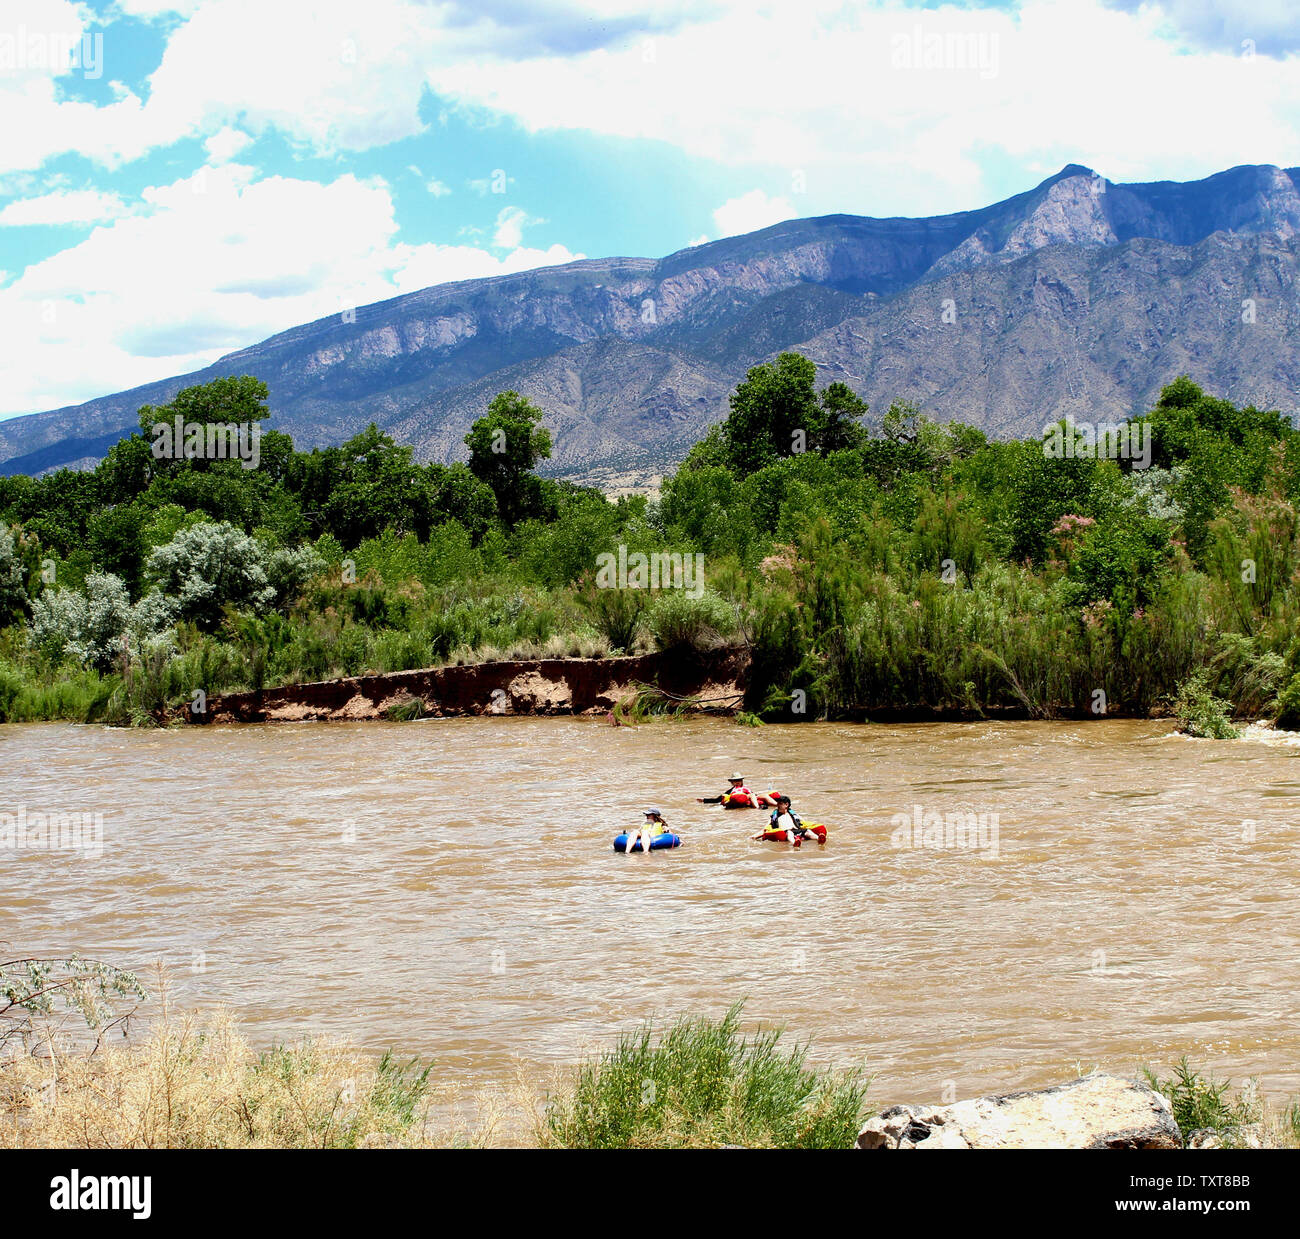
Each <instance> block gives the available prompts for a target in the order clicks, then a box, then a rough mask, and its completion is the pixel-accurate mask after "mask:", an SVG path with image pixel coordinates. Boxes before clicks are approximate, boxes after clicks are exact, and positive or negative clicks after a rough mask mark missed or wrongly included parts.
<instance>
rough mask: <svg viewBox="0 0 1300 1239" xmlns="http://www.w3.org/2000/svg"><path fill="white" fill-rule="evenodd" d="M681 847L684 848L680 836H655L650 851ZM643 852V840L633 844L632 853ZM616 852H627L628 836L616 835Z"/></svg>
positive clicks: (651, 841)
mask: <svg viewBox="0 0 1300 1239" xmlns="http://www.w3.org/2000/svg"><path fill="white" fill-rule="evenodd" d="M681 846H682V839H681V836H680V835H655V837H654V838H653V839H651V840H650V850H651V851H652V852H658V851H661V850H662V849H664V848H679V847H681ZM642 850H643V844H642V842H641V840H640V839H638V840H637V841H636V843H635V844H633V846H632V851H634V852H640V851H642ZM614 851H616V852H626V851H627V835H626V834H621V835H616V836H615V837H614Z"/></svg>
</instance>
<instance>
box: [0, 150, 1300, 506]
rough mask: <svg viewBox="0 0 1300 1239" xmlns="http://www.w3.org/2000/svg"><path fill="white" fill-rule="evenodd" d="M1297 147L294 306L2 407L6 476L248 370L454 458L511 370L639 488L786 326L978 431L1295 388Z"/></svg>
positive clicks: (559, 442) (319, 440)
mask: <svg viewBox="0 0 1300 1239" xmlns="http://www.w3.org/2000/svg"><path fill="white" fill-rule="evenodd" d="M1298 260H1300V168H1291V169H1282V168H1277V167H1272V166H1268V165H1248V166H1242V167H1237V168H1232V169H1230V170H1228V171H1226V172H1220V173H1218V174H1216V175H1214V176H1210V177H1207V178H1205V179H1203V180H1199V181H1188V182H1174V181H1158V182H1150V183H1136V184H1119V183H1115V182H1110V181H1106V180H1104V179H1103V178H1102V177H1100V176H1098V175H1097V174H1095V173H1094V172H1092V171H1091V170H1090V169H1088V168H1085V167H1082V166H1080V165H1077V164H1071V165H1069V166H1067V167H1065V168H1063V169H1062V170H1061V171H1060V172H1058V173H1057V174H1056V175H1055V176H1053V177H1050V178H1049V179H1047V180H1045V181H1044V182H1043V183H1042V184H1040V185H1038V186H1037V187H1036V188H1034V189H1032V190H1029V191H1027V192H1025V193H1022V194H1017V195H1016V196H1015V197H1012V198H1008V199H1006V200H1005V201H1003V202H998V203H995V204H994V205H992V206H988V207H984V208H982V209H980V210H975V211H964V212H959V213H957V214H952V215H942V216H935V217H930V218H924V219H906V218H892V219H875V218H869V217H864V216H855V215H828V216H822V217H819V218H811V219H795V220H789V221H787V222H785V223H781V224H776V225H774V226H773V227H770V228H764V229H762V230H760V231H758V232H753V233H748V234H746V235H744V236H738V237H729V238H726V239H724V240H720V241H713V242H709V243H707V244H703V245H697V246H694V247H692V248H690V249H686V250H681V251H679V252H677V253H675V254H670V255H669V256H668V257H666V258H661V259H658V260H655V259H650V258H605V259H596V260H584V261H580V262H573V263H568V264H565V265H563V266H555V267H545V268H540V269H537V270H532V271H525V272H520V273H517V274H512V275H503V276H496V277H492V278H489V279H480V280H468V281H462V282H458V283H452V284H440V285H437V286H435V287H433V288H427V289H423V290H421V291H420V292H415V293H409V294H406V295H404V296H401V297H395V298H393V299H391V300H388V301H382V302H379V303H377V304H375V305H370V306H364V307H360V308H359V309H358V310H357V311H356V312H355V314H354V315H351V314H350V315H348V316H347V319H348V320H352V319H353V318H354V319H355V321H345V319H344V316H342V315H335V316H332V317H330V318H325V319H320V320H318V321H316V322H313V323H307V324H305V325H303V326H300V327H295V328H293V329H291V330H289V331H285V332H282V333H280V334H279V335H275V336H272V337H271V338H269V339H267V340H264V341H262V342H261V343H259V344H254V345H252V346H251V347H249V348H245V349H241V350H239V351H237V352H234V353H231V354H229V355H228V356H226V357H223V358H222V359H221V360H220V361H218V362H216V363H215V364H214V365H212V366H209V367H208V368H207V369H205V370H200V371H196V372H194V373H192V374H186V375H178V376H176V377H174V378H169V379H165V380H162V381H160V382H156V383H150V384H146V385H145V386H142V387H137V388H134V389H132V390H130V391H126V392H120V393H117V394H114V395H106V396H103V397H100V398H97V399H95V400H91V401H88V402H86V403H85V404H81V405H76V406H72V407H68V408H62V409H55V410H52V411H50V412H47V413H37V414H32V415H30V416H25V417H20V418H13V419H10V420H8V421H4V422H0V473H17V472H26V473H38V472H43V471H45V470H48V469H52V468H57V467H60V466H72V467H85V466H87V465H90V464H93V463H94V462H95V461H96V460H98V459H100V458H101V457H102V456H103V454H104V453H105V452H106V451H107V450H108V448H109V447H110V446H111V445H112V443H114V442H115V441H116V440H117V439H119V438H120V437H122V436H123V435H124V434H128V433H130V432H131V431H132V430H134V429H135V428H136V410H137V409H138V408H139V407H140V406H142V405H145V404H163V403H165V402H166V401H167V400H169V399H170V398H171V396H172V395H173V394H174V393H175V392H176V391H177V390H179V389H180V388H181V387H184V386H188V385H190V384H193V383H201V382H205V381H207V380H208V379H211V378H215V377H217V376H219V375H225V374H253V375H256V376H258V377H259V378H262V379H264V380H265V381H266V382H267V384H268V385H269V388H270V405H271V408H272V411H273V419H272V421H271V423H270V425H272V426H273V427H275V428H276V429H279V430H284V431H287V432H288V433H290V434H291V435H292V436H293V438H294V441H295V443H296V445H297V446H298V447H300V448H310V447H314V446H325V445H328V444H333V443H339V442H342V441H343V440H345V439H347V438H349V437H350V436H351V435H353V434H355V433H356V432H357V431H358V430H360V429H363V428H364V427H365V426H366V425H367V424H368V423H370V422H371V421H374V422H376V423H377V424H378V425H379V427H380V428H381V429H383V430H385V431H387V432H388V433H389V434H391V435H393V436H394V437H395V438H396V439H398V440H399V441H400V442H403V443H409V444H412V445H413V446H414V447H415V452H416V456H417V458H418V459H420V460H440V461H450V460H454V459H459V458H463V457H464V454H465V449H464V446H463V443H462V440H463V438H464V435H465V432H466V430H467V429H468V428H469V425H470V423H471V422H472V421H473V420H474V419H475V418H476V417H478V416H479V415H480V414H481V413H482V412H483V410H484V408H485V407H486V405H487V403H488V401H489V400H490V399H491V398H492V396H493V395H495V394H496V393H497V392H499V391H502V390H505V389H514V390H516V391H519V392H522V393H523V394H525V395H527V396H529V397H530V398H532V399H533V400H534V401H536V402H537V403H538V404H539V405H541V407H542V408H543V409H544V410H545V412H546V420H545V424H546V425H548V426H549V427H550V429H551V432H552V436H553V439H554V445H555V446H554V455H553V458H552V460H551V462H550V464H549V466H548V470H547V471H548V472H550V473H551V474H553V475H558V476H567V477H571V478H573V479H575V480H581V481H586V482H590V483H593V484H598V485H603V486H606V487H607V488H612V489H618V488H622V487H637V486H642V485H645V484H647V483H649V482H650V481H651V480H652V479H653V477H654V475H655V474H657V473H659V472H661V471H662V470H663V469H665V468H668V467H671V465H672V464H674V463H675V462H676V461H677V460H679V459H680V458H681V456H682V455H683V454H684V453H685V451H686V450H687V448H688V447H689V446H690V444H691V443H693V442H694V441H695V440H697V439H698V438H699V437H700V436H701V435H702V434H703V433H704V432H705V431H706V430H707V428H708V427H709V426H710V425H711V424H712V423H714V422H716V421H718V420H720V419H721V418H722V417H723V416H725V414H726V409H727V396H728V394H729V393H730V392H731V391H732V389H733V388H734V387H735V385H736V383H737V382H738V381H739V380H740V379H741V378H743V377H744V374H745V371H746V369H748V367H750V366H752V365H755V364H757V363H758V362H761V361H764V360H766V359H769V358H771V357H773V356H774V355H776V354H777V353H779V352H781V351H783V350H785V349H794V350H796V351H798V352H801V353H804V354H805V355H807V356H808V357H810V358H811V359H812V360H813V361H815V362H816V363H817V367H818V371H819V375H820V378H821V380H822V381H823V382H830V381H833V380H837V379H838V380H842V381H844V382H846V383H848V384H849V386H851V387H852V388H853V389H854V390H855V391H856V392H857V393H858V394H859V395H860V396H862V397H863V398H864V399H866V400H867V401H868V402H869V404H870V405H871V408H872V411H873V414H874V415H875V416H876V417H879V415H880V414H882V413H883V412H884V410H885V409H886V408H887V407H888V406H889V404H890V402H891V401H893V400H895V399H902V400H910V401H912V402H913V403H914V404H916V405H917V406H918V407H919V408H920V409H921V411H922V412H924V413H926V414H927V415H929V416H931V417H934V418H937V419H939V420H944V421H947V420H949V419H954V418H955V419H958V420H961V421H965V422H970V423H973V424H975V425H978V426H980V427H982V428H984V429H985V430H986V431H988V432H989V433H990V434H997V435H1029V434H1037V433H1038V432H1039V431H1040V430H1041V429H1042V427H1043V426H1044V425H1045V424H1046V423H1049V422H1051V421H1053V420H1055V419H1057V418H1060V417H1063V416H1065V415H1066V414H1070V415H1072V416H1073V417H1074V418H1075V419H1076V420H1080V421H1084V420H1091V421H1113V420H1117V419H1119V418H1123V417H1126V416H1129V415H1132V414H1134V413H1138V412H1142V411H1144V410H1145V409H1147V408H1149V407H1150V405H1151V404H1152V402H1153V401H1154V399H1155V398H1156V396H1157V395H1158V393H1159V391H1160V388H1161V387H1162V386H1163V385H1164V384H1165V383H1168V382H1169V381H1170V380H1172V379H1173V378H1175V377H1177V376H1178V375H1179V374H1188V375H1190V376H1191V377H1192V378H1193V379H1194V380H1195V381H1197V382H1198V383H1200V384H1201V385H1202V386H1204V387H1205V388H1207V389H1208V390H1210V391H1212V392H1213V393H1214V394H1216V395H1221V396H1226V397H1228V398H1229V399H1232V400H1234V401H1237V402H1239V403H1253V404H1256V405H1258V406H1260V407H1268V408H1276V409H1280V410H1282V411H1283V412H1285V413H1287V414H1294V413H1295V412H1296V411H1297V403H1298V398H1297V392H1298V391H1300V300H1298V299H1297V292H1298V290H1297V273H1298V271H1300V262H1298Z"/></svg>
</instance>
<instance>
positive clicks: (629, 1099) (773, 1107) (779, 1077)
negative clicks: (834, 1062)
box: [541, 1003, 869, 1149]
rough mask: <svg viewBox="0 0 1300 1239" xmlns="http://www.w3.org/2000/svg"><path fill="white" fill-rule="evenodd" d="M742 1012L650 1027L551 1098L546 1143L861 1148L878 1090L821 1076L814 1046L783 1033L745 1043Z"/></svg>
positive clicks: (622, 1041)
mask: <svg viewBox="0 0 1300 1239" xmlns="http://www.w3.org/2000/svg"><path fill="white" fill-rule="evenodd" d="M740 1012H741V1004H739V1003H738V1004H736V1005H735V1006H733V1007H732V1008H731V1009H730V1010H729V1011H728V1012H727V1013H726V1015H725V1016H723V1018H722V1019H720V1020H713V1019H709V1018H706V1017H702V1018H680V1019H678V1020H676V1021H675V1022H674V1023H673V1024H671V1025H670V1026H669V1027H668V1029H667V1030H666V1031H665V1032H664V1033H662V1034H661V1035H660V1036H658V1037H656V1036H655V1034H654V1029H653V1027H652V1025H651V1024H650V1023H649V1022H647V1023H646V1024H644V1025H643V1026H642V1027H641V1029H640V1030H639V1031H637V1032H633V1033H627V1034H624V1035H623V1036H622V1037H620V1038H619V1042H618V1045H617V1046H616V1047H615V1048H614V1049H613V1050H612V1051H610V1052H608V1053H606V1054H603V1055H601V1056H600V1057H599V1058H598V1059H596V1060H595V1061H589V1062H587V1063H586V1064H585V1065H583V1066H582V1067H580V1068H579V1069H578V1071H577V1074H576V1076H575V1077H574V1078H573V1080H572V1083H571V1086H570V1087H569V1088H568V1089H567V1090H566V1091H564V1092H562V1093H561V1094H560V1095H559V1096H552V1097H551V1099H550V1101H549V1103H548V1106H547V1110H546V1115H545V1123H544V1130H543V1131H542V1133H541V1142H542V1143H543V1144H546V1145H550V1146H553V1147H555V1146H558V1147H562V1148H590V1149H610V1148H683V1147H697V1148H698V1147H717V1146H719V1145H726V1144H738V1145H744V1146H746V1147H750V1148H778V1149H796V1148H816V1149H823V1148H832V1149H844V1148H850V1147H852V1145H853V1142H854V1140H855V1138H856V1137H857V1134H858V1131H859V1129H860V1126H861V1123H862V1119H863V1115H864V1105H865V1099H866V1093H867V1086H868V1083H869V1081H868V1080H866V1079H865V1078H864V1077H863V1076H862V1074H861V1072H860V1071H857V1070H854V1071H847V1072H827V1071H820V1072H819V1071H814V1070H812V1069H811V1068H809V1067H808V1066H807V1065H806V1059H807V1054H808V1047H807V1045H806V1044H803V1045H801V1044H795V1045H783V1044H782V1041H781V1038H782V1030H781V1029H780V1028H773V1029H761V1030H759V1031H757V1032H755V1033H752V1034H750V1035H745V1034H744V1033H743V1032H742V1031H741V1027H740Z"/></svg>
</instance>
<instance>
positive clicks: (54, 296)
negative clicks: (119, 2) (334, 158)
mask: <svg viewBox="0 0 1300 1239" xmlns="http://www.w3.org/2000/svg"><path fill="white" fill-rule="evenodd" d="M577 257H581V255H575V254H571V253H570V252H569V251H568V250H566V249H565V248H564V247H562V246H552V247H551V248H550V249H548V250H538V249H529V248H524V247H517V248H514V249H511V250H509V251H508V252H505V253H503V254H495V253H492V252H490V251H488V250H485V249H479V248H476V247H473V246H442V245H432V244H430V245H418V246H412V245H408V244H405V243H403V242H400V241H399V240H397V224H396V220H395V218H394V209H393V201H392V197H391V194H390V192H389V189H388V186H387V184H385V183H384V182H383V181H381V180H377V179H371V180H362V179H359V178H357V177H355V176H352V175H344V176H340V177H338V178H337V179H336V180H334V181H332V182H330V183H328V184H318V183H316V182H313V181H304V180H295V179H291V178H285V177H265V178H260V179H259V178H258V176H257V174H256V172H255V171H254V169H252V168H249V167H246V166H244V165H241V164H234V163H232V164H224V165H220V166H207V167H205V168H203V169H201V170H200V171H199V172H197V173H196V174H195V175H194V176H191V177H188V178H185V179H184V180H180V181H176V182H173V183H171V184H168V185H159V186H154V187H151V188H149V189H147V190H146V191H145V192H144V194H143V202H142V205H141V207H140V209H139V210H138V211H137V212H135V213H132V214H130V215H128V216H125V217H123V218H119V219H116V220H113V221H112V222H111V223H109V224H106V225H103V226H100V227H97V228H95V229H94V231H93V232H92V233H91V234H90V235H89V236H88V237H87V238H86V239H85V240H84V241H82V242H81V243H80V244H78V245H75V246H72V247H71V248H69V249H67V250H64V251H63V252H61V253H59V254H56V255H54V256H53V257H50V258H47V259H45V260H44V261H42V262H39V263H36V264H34V265H32V266H30V267H28V268H27V269H26V270H25V271H23V272H22V273H21V274H20V275H19V276H18V277H17V278H15V279H13V280H12V282H10V283H9V284H8V285H6V286H4V287H0V338H3V339H4V340H5V348H6V352H7V353H8V354H9V355H10V356H13V357H21V358H22V359H23V365H22V367H21V369H19V368H18V367H11V368H10V371H11V372H10V373H8V374H6V381H5V383H4V384H3V385H0V414H5V413H18V412H30V411H35V410H40V409H46V408H51V407H56V406H58V405H62V404H72V403H77V402H80V401H82V400H87V399H90V398H91V397H93V396H97V395H104V394H106V393H108V392H114V391H120V390H123V389H125V388H129V387H134V386H137V385H139V384H141V383H146V382H150V381H152V380H154V379H160V378H165V377H168V376H170V375H173V374H180V373H184V372H185V371H188V370H194V369H199V368H201V367H203V366H206V365H209V364H211V363H212V362H213V361H216V360H217V359H218V358H219V357H220V356H222V355H223V354H225V353H228V352H230V351H232V350H234V349H237V348H241V347H244V346H246V345H249V344H253V343H255V342H257V341H258V340H261V339H264V338H265V337H267V336H269V335H273V334H274V333H276V332H278V331H283V330H286V329H287V328H289V327H292V326H296V325H297V324H299V323H304V322H309V321H311V320H313V319H317V318H321V317H325V316H327V315H330V314H335V313H339V312H341V311H342V310H344V309H346V308H349V307H353V306H358V305H365V304H369V303H370V302H374V301H380V300H383V299H385V298H387V297H392V296H394V295H396V294H398V293H402V292H411V291H414V290H416V289H418V288H423V287H426V286H428V285H430V284H437V283H441V282H443V281H446V280H460V279H472V278H476V277H479V276H485V275H497V274H502V273H505V272H508V271H517V270H524V269H527V268H529V267H534V266H542V265H547V264H550V263H558V262H569V261H572V260H573V259H574V258H577Z"/></svg>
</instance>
